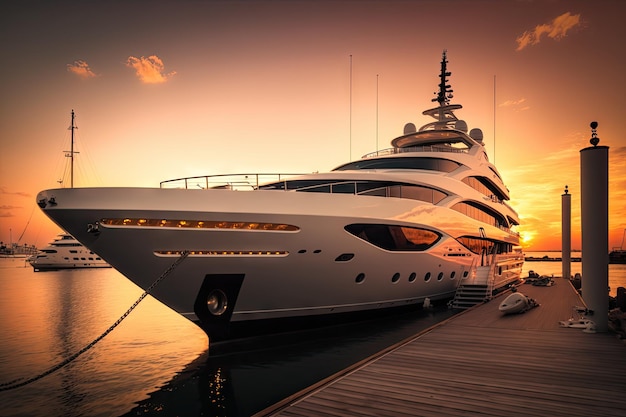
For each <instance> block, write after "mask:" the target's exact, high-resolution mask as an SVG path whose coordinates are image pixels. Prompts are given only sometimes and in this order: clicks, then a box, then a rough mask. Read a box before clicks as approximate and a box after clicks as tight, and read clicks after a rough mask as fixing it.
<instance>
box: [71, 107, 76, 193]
mask: <svg viewBox="0 0 626 417" xmlns="http://www.w3.org/2000/svg"><path fill="white" fill-rule="evenodd" d="M75 128H76V126H74V109H72V124H71V125H70V130H71V131H72V135H71V136H72V143H71V145H70V146H71V147H70V188H74V129H75Z"/></svg>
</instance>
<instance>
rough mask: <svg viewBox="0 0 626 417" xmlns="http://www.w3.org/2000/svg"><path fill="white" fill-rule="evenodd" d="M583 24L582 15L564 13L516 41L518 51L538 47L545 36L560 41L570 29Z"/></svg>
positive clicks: (522, 35) (527, 32) (525, 33)
mask: <svg viewBox="0 0 626 417" xmlns="http://www.w3.org/2000/svg"><path fill="white" fill-rule="evenodd" d="M580 24H581V22H580V14H577V15H573V14H571V13H570V12H566V13H563V14H562V15H560V16H557V17H556V18H554V19H553V20H552V21H551V22H550V23H544V24H542V25H538V26H536V27H535V28H534V29H532V30H530V31H526V32H524V33H523V34H521V35H520V36H518V38H517V39H516V40H515V41H516V42H517V49H516V51H521V50H522V49H524V48H526V47H527V46H532V45H537V44H538V43H539V42H541V38H542V37H543V36H547V37H548V38H551V39H554V40H560V39H562V38H564V37H565V36H566V35H567V32H568V31H569V30H570V29H573V28H575V27H577V26H579V25H580Z"/></svg>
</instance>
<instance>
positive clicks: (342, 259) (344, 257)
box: [335, 253, 354, 262]
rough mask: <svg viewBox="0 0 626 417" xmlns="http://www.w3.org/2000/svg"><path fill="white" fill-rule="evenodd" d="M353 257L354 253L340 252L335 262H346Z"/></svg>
mask: <svg viewBox="0 0 626 417" xmlns="http://www.w3.org/2000/svg"><path fill="white" fill-rule="evenodd" d="M352 258H354V253H342V254H341V255H339V256H337V257H336V258H335V262H347V261H349V260H350V259H352Z"/></svg>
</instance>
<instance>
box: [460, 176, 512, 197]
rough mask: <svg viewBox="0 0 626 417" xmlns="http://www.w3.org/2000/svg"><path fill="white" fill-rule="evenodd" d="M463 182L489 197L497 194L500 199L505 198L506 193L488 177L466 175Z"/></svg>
mask: <svg viewBox="0 0 626 417" xmlns="http://www.w3.org/2000/svg"><path fill="white" fill-rule="evenodd" d="M463 182H464V183H465V184H467V185H469V186H470V187H472V188H473V189H475V190H477V191H478V192H480V193H481V194H484V195H486V196H487V197H492V196H496V197H497V198H498V199H500V200H505V197H504V195H502V193H501V192H500V191H499V190H498V189H497V188H496V187H495V186H494V185H493V184H491V183H490V182H489V181H488V180H487V179H486V178H483V177H466V178H463Z"/></svg>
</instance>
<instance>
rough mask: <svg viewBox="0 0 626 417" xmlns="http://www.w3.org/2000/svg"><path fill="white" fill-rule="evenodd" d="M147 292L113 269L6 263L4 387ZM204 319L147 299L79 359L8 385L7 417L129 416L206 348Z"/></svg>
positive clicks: (47, 364)
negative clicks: (200, 324) (36, 268)
mask: <svg viewBox="0 0 626 417" xmlns="http://www.w3.org/2000/svg"><path fill="white" fill-rule="evenodd" d="M141 293H142V291H141V290H140V289H139V288H138V287H136V286H134V284H132V283H130V282H129V281H128V280H126V279H125V278H124V277H123V276H121V275H120V274H119V273H117V272H116V271H115V270H113V269H100V270H94V269H90V270H67V271H50V272H38V273H34V272H33V271H32V268H30V267H29V268H26V267H24V266H23V264H20V263H15V262H9V261H8V260H6V259H0V338H1V339H2V343H1V344H0V384H3V383H6V382H8V381H13V380H15V379H18V378H20V381H25V380H27V379H29V378H32V377H34V376H36V375H40V374H41V373H43V372H45V371H47V370H49V369H50V368H52V367H54V366H55V365H57V364H59V363H61V362H63V361H64V360H65V359H66V358H68V357H70V356H71V355H74V354H75V353H77V352H78V351H80V350H81V349H82V348H84V347H85V346H86V345H88V344H89V343H90V342H92V341H93V340H94V339H96V338H97V337H98V336H100V335H101V334H102V333H103V332H104V331H105V330H107V329H108V328H109V327H110V326H111V325H112V324H113V323H114V322H115V321H116V320H117V319H118V318H119V317H120V316H121V315H122V314H123V313H124V312H125V311H126V310H127V309H128V307H129V306H130V305H131V304H132V303H134V301H135V300H136V299H137V298H138V297H139V295H141ZM206 347H207V339H206V336H205V335H204V333H203V332H202V331H201V330H200V329H198V328H197V327H196V326H195V325H193V324H192V323H190V322H188V321H187V320H185V319H183V318H182V317H180V316H178V315H177V314H175V313H173V312H172V311H171V310H170V309H168V308H166V307H165V306H163V305H162V304H160V303H159V302H157V301H156V300H154V299H152V298H150V297H148V298H146V299H144V301H143V302H142V303H141V304H140V305H139V307H137V309H135V310H134V311H133V313H132V314H131V315H129V316H128V317H127V318H126V319H125V320H124V321H123V322H122V323H121V324H120V325H119V326H118V327H117V328H116V329H115V330H114V331H113V332H111V333H110V334H109V335H107V336H106V337H105V338H104V339H102V340H100V341H99V342H98V343H97V344H96V345H95V346H94V347H93V348H91V349H89V350H87V351H86V352H85V353H84V354H83V355H81V356H79V357H78V358H77V359H76V360H75V361H73V362H71V363H69V364H68V365H66V366H63V367H62V368H61V369H59V370H58V371H56V372H54V373H52V374H50V375H47V376H45V377H44V378H41V379H39V380H37V381H35V382H33V383H30V384H28V385H26V386H23V387H20V388H16V389H13V390H10V391H0V402H2V404H3V406H2V412H0V414H2V413H7V414H6V415H28V416H49V415H64V416H73V415H89V416H99V415H101V416H111V415H120V414H123V413H125V412H127V411H128V410H130V409H131V408H132V407H133V406H134V403H135V402H137V401H139V400H141V399H145V398H147V394H148V393H149V392H151V391H154V390H155V389H156V388H158V387H159V386H161V385H162V384H164V383H166V382H167V381H169V380H170V379H171V378H172V377H173V376H174V375H175V374H176V372H177V371H179V370H180V369H182V368H183V367H184V366H185V365H186V364H188V363H189V362H190V361H192V360H194V359H195V358H197V357H198V355H199V354H201V353H202V352H203V351H205V350H206Z"/></svg>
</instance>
